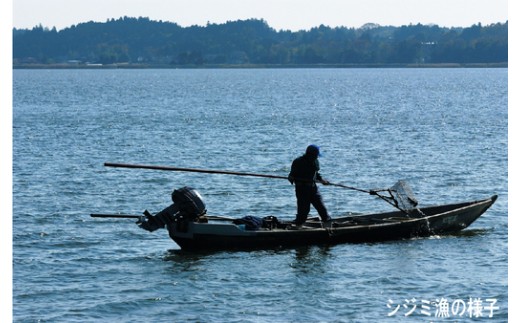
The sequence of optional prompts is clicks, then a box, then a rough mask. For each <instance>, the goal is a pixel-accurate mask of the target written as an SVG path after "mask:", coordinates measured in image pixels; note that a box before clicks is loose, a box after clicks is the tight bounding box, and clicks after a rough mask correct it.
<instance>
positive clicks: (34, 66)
mask: <svg viewBox="0 0 520 323" xmlns="http://www.w3.org/2000/svg"><path fill="white" fill-rule="evenodd" d="M507 67H508V63H507V62H503V63H464V64H462V63H437V64H218V65H215V64H204V65H166V64H165V65H161V64H128V63H122V64H107V65H101V64H99V65H98V64H67V63H63V64H15V65H13V69H259V68H275V69H276V68H291V69H294V68H507Z"/></svg>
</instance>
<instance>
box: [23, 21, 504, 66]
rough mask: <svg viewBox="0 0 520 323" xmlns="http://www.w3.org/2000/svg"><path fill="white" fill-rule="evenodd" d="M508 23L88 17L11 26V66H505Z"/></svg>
mask: <svg viewBox="0 0 520 323" xmlns="http://www.w3.org/2000/svg"><path fill="white" fill-rule="evenodd" d="M507 55H508V22H507V21H506V22H504V23H495V24H491V25H487V26H482V25H481V24H480V23H476V24H474V25H473V26H471V27H467V28H461V27H451V28H447V27H439V26H437V25H422V24H417V25H411V24H410V25H403V26H398V27H396V26H379V25H376V24H365V25H364V26H362V27H360V28H347V27H335V28H331V27H328V26H324V25H320V26H318V27H315V28H312V29H310V30H301V31H288V30H279V31H277V30H275V29H273V28H271V27H270V26H269V25H268V24H267V23H266V22H265V21H264V20H259V19H249V20H237V21H229V22H227V23H223V24H212V23H208V24H207V25H206V26H190V27H181V26H179V25H178V24H176V23H172V22H163V21H153V20H150V19H149V18H144V17H139V18H131V17H122V18H119V19H110V20H107V21H106V22H104V23H100V22H92V21H91V22H86V23H80V24H78V25H73V26H71V27H69V28H65V29H63V30H60V31H58V30H56V28H52V29H49V28H44V27H42V26H41V25H40V26H36V27H34V28H32V29H16V28H15V29H13V64H14V66H15V67H16V66H31V65H38V64H39V65H52V64H54V65H56V64H65V65H71V64H73V65H81V66H95V65H110V64H112V65H113V64H116V65H120V66H123V65H128V66H161V67H169V66H172V67H179V66H181V67H182V66H189V67H192V66H201V67H204V66H254V65H260V66H311V65H323V66H327V65H346V66H347V65H367V66H370V65H396V64H397V65H399V64H401V65H406V64H491V65H492V64H503V65H504V64H505V65H506V66H507V61H508V56H507Z"/></svg>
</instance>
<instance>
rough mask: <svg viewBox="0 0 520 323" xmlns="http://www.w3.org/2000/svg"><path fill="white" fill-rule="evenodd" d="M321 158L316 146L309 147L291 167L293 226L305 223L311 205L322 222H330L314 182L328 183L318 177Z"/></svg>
mask: <svg viewBox="0 0 520 323" xmlns="http://www.w3.org/2000/svg"><path fill="white" fill-rule="evenodd" d="M319 156H321V154H320V148H319V147H318V146H316V145H309V146H308V147H307V149H306V151H305V154H304V155H302V156H300V157H297V158H296V159H295V160H294V161H293V162H292V165H291V172H290V173H289V178H288V179H289V182H291V184H295V191H296V200H297V207H298V210H297V214H296V220H295V221H294V224H295V225H296V226H301V225H302V224H303V223H305V221H307V216H308V215H309V212H310V209H311V204H312V206H313V207H314V208H315V209H316V211H318V214H319V216H320V218H321V221H322V222H327V221H330V220H331V217H330V216H329V214H328V212H327V209H326V208H325V205H324V204H323V200H322V197H321V194H320V192H319V190H318V186H317V185H316V182H319V183H321V184H323V185H329V184H330V182H329V181H327V180H325V179H323V178H322V177H321V175H320V172H319V171H320V163H319V161H318V157H319Z"/></svg>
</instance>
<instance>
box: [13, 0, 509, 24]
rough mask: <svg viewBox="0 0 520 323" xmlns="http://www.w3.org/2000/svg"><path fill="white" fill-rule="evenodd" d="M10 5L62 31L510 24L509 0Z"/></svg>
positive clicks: (62, 0) (39, 0) (29, 20)
mask: <svg viewBox="0 0 520 323" xmlns="http://www.w3.org/2000/svg"><path fill="white" fill-rule="evenodd" d="M12 6H13V26H14V27H15V28H32V27H34V26H37V25H40V24H41V25H42V26H43V27H48V28H52V27H56V29H58V30H61V29H64V28H66V27H70V26H71V25H76V24H78V23H81V22H88V21H96V22H105V21H106V20H107V19H111V18H116V19H117V18H120V17H124V16H128V17H148V18H150V19H151V20H162V21H169V22H175V23H178V24H179V25H181V26H183V27H186V26H191V25H202V26H204V25H206V24H207V23H208V22H210V23H225V22H226V21H233V20H238V19H242V20H243V19H249V18H257V19H264V20H265V21H267V23H268V24H269V26H271V27H272V28H274V29H276V30H281V29H284V30H293V31H296V30H308V29H310V28H312V27H317V26H319V25H321V24H324V25H326V26H330V27H336V26H345V27H354V28H358V27H361V26H362V25H364V24H365V23H377V24H380V25H383V26H387V25H391V26H401V25H408V24H417V23H421V24H436V25H439V26H443V27H468V26H471V25H473V24H476V23H479V22H480V23H482V24H483V25H489V24H491V23H497V22H505V21H506V20H508V1H507V0H319V1H316V0H312V1H310V0H218V1H217V0H13V2H12Z"/></svg>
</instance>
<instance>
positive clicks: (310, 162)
mask: <svg viewBox="0 0 520 323" xmlns="http://www.w3.org/2000/svg"><path fill="white" fill-rule="evenodd" d="M319 171H320V162H319V161H318V158H315V157H312V156H309V155H302V156H300V157H298V158H296V159H295V160H294V161H293V162H292V165H291V172H290V173H289V181H291V183H292V182H295V183H296V185H312V186H314V185H316V181H317V180H318V181H321V180H323V179H322V177H321V175H320V172H319Z"/></svg>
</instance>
